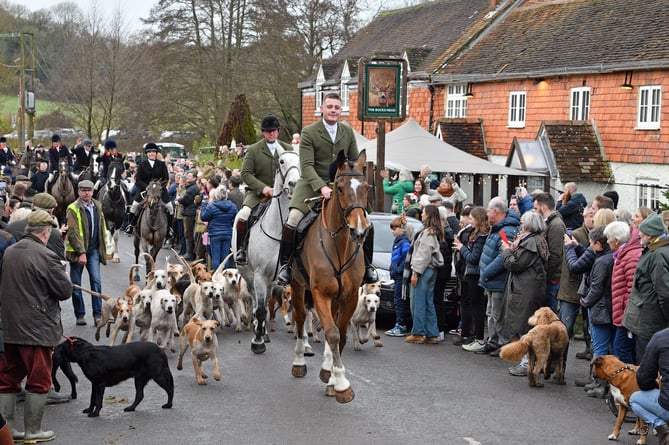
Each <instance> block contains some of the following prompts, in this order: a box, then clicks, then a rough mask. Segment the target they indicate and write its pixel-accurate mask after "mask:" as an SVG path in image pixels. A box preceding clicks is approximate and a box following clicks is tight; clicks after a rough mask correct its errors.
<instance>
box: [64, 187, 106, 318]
mask: <svg viewBox="0 0 669 445" xmlns="http://www.w3.org/2000/svg"><path fill="white" fill-rule="evenodd" d="M93 185H94V184H93V182H91V181H88V180H85V181H81V182H79V199H77V200H76V201H74V202H73V203H72V204H70V205H69V206H68V207H67V227H68V229H67V239H66V240H65V257H66V258H67V260H68V261H69V262H70V279H71V280H72V284H76V285H79V286H81V274H82V272H83V271H84V267H86V270H87V271H88V277H89V279H90V283H91V290H93V291H95V292H102V277H101V275H100V263H102V264H107V248H106V239H107V225H106V223H105V217H104V215H103V214H102V204H100V202H99V201H97V200H95V199H93ZM72 305H73V306H74V315H75V317H76V318H77V325H80V326H81V325H85V324H86V319H85V318H84V316H85V315H86V306H85V305H84V300H83V297H82V294H81V289H77V288H75V289H74V290H73V291H72ZM91 305H92V308H93V320H94V321H95V325H96V326H97V325H98V324H100V323H101V320H100V316H101V310H102V300H101V299H100V298H99V297H95V296H91ZM105 322H106V320H105Z"/></svg>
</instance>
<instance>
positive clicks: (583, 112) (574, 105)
mask: <svg viewBox="0 0 669 445" xmlns="http://www.w3.org/2000/svg"><path fill="white" fill-rule="evenodd" d="M589 117H590V87H579V88H572V89H571V95H570V99H569V119H570V120H572V121H587V120H588V118H589Z"/></svg>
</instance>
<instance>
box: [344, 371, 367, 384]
mask: <svg viewBox="0 0 669 445" xmlns="http://www.w3.org/2000/svg"><path fill="white" fill-rule="evenodd" d="M346 372H347V373H348V374H350V375H351V376H352V377H355V378H356V379H360V380H362V381H363V382H365V383H367V384H368V385H369V384H371V383H372V381H371V380H369V379H366V378H364V377H363V376H361V375H358V374H356V373H354V372H351V371H346Z"/></svg>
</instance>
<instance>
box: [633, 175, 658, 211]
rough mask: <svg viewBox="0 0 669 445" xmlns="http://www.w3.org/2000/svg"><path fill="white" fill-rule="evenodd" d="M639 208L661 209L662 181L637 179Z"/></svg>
mask: <svg viewBox="0 0 669 445" xmlns="http://www.w3.org/2000/svg"><path fill="white" fill-rule="evenodd" d="M636 182H637V203H638V206H637V207H648V208H649V209H653V210H654V209H657V208H659V207H660V199H661V198H662V193H660V188H659V185H660V181H659V180H657V179H648V178H643V179H637V181H636Z"/></svg>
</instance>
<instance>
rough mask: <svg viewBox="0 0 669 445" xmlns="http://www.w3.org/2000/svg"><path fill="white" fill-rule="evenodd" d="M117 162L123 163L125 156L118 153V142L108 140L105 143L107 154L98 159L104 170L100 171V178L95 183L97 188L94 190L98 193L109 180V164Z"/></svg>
mask: <svg viewBox="0 0 669 445" xmlns="http://www.w3.org/2000/svg"><path fill="white" fill-rule="evenodd" d="M115 160H116V161H118V162H120V163H123V155H122V154H121V153H119V152H118V147H117V146H116V141H115V140H113V139H107V140H106V141H105V154H104V155H103V156H101V157H99V158H98V164H102V169H101V170H100V176H99V177H98V180H97V181H96V182H95V187H94V188H93V189H94V190H95V191H96V192H97V191H98V190H99V189H100V186H102V184H104V183H105V181H106V179H107V172H108V170H109V164H111V163H112V161H115Z"/></svg>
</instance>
